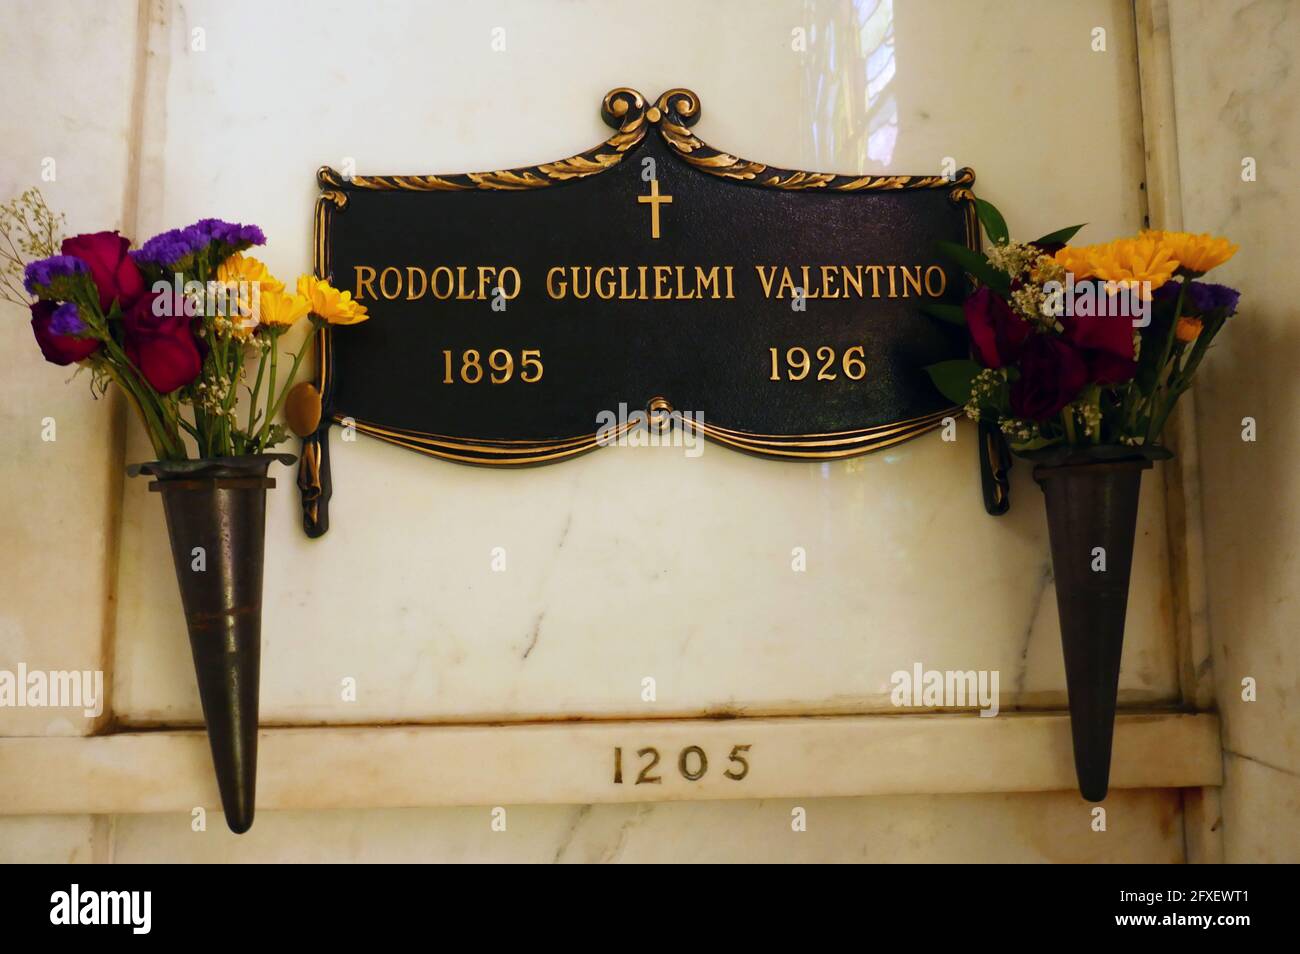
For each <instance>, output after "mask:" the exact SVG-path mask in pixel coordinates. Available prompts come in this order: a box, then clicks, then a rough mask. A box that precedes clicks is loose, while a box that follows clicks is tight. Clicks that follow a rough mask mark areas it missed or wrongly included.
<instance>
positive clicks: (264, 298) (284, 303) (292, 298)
mask: <svg viewBox="0 0 1300 954" xmlns="http://www.w3.org/2000/svg"><path fill="white" fill-rule="evenodd" d="M258 306H259V308H258V321H259V322H260V323H261V324H263V325H266V326H267V327H271V328H276V329H282V328H288V327H290V326H292V325H294V324H296V323H297V322H298V321H300V320H301V319H303V318H306V317H307V312H308V311H310V310H311V309H310V307H309V306H308V304H307V299H306V298H305V297H303V296H302V295H286V294H285V293H284V292H282V291H263V292H262V294H261V295H259V296H258Z"/></svg>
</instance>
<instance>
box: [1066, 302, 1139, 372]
mask: <svg viewBox="0 0 1300 954" xmlns="http://www.w3.org/2000/svg"><path fill="white" fill-rule="evenodd" d="M1061 323H1062V324H1063V325H1064V326H1065V339H1066V340H1067V341H1069V342H1070V343H1071V344H1073V345H1074V346H1075V347H1076V348H1078V349H1079V350H1080V351H1081V352H1083V357H1084V360H1085V361H1087V363H1088V379H1089V380H1090V381H1095V382H1096V383H1098V384H1122V383H1123V382H1125V381H1128V380H1130V379H1131V378H1132V377H1133V375H1135V374H1137V361H1136V360H1135V359H1134V356H1133V319H1132V318H1128V317H1125V316H1121V315H1074V316H1073V317H1063V318H1062V319H1061Z"/></svg>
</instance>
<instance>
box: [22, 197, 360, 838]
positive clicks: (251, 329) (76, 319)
mask: <svg viewBox="0 0 1300 954" xmlns="http://www.w3.org/2000/svg"><path fill="white" fill-rule="evenodd" d="M61 223H62V219H61V217H57V216H55V215H54V214H53V213H52V212H50V210H49V209H48V207H47V206H46V205H45V203H44V201H43V200H42V199H41V197H40V194H39V192H36V191H35V190H31V191H29V192H27V193H25V194H24V195H23V196H22V197H20V198H19V199H16V200H14V201H13V202H12V203H10V204H9V205H7V206H0V233H3V238H4V239H7V240H8V241H7V242H3V243H0V244H3V245H6V246H7V248H5V249H3V250H0V265H2V266H3V268H2V269H0V293H2V294H3V296H4V297H5V298H7V299H8V300H10V301H14V302H17V303H19V304H22V305H26V306H28V307H30V309H31V316H32V318H31V323H32V331H33V333H34V334H35V336H36V343H37V345H38V346H39V347H40V350H41V353H42V354H43V355H44V356H45V359H46V360H47V361H49V362H51V363H53V364H57V365H71V364H76V365H78V366H79V370H83V371H86V372H88V373H89V376H90V386H91V391H92V393H93V394H94V395H95V396H102V395H103V394H104V393H105V392H106V391H107V389H108V387H109V386H110V385H114V384H115V385H117V386H118V387H120V388H121V389H122V391H123V393H125V395H126V397H127V399H128V401H129V402H130V404H131V406H132V407H133V408H134V409H135V411H136V414H137V416H138V417H139V420H140V422H141V424H143V425H144V430H145V433H146V434H147V435H148V437H149V441H150V443H151V444H152V445H153V451H154V454H155V455H156V457H157V459H156V460H154V461H150V462H148V463H142V464H135V465H132V466H131V467H129V468H127V473H128V474H130V475H131V476H136V475H138V474H141V473H145V474H150V475H151V476H152V477H153V478H154V480H153V481H152V482H151V483H150V484H149V489H150V490H152V491H156V492H158V493H160V494H161V496H162V502H163V510H164V512H165V514H166V518H167V532H168V535H169V536H170V539H171V549H172V559H173V563H174V565H175V571H176V579H177V582H178V583H179V585H180V593H181V600H182V603H183V604H184V607H185V615H186V620H187V623H188V628H189V636H190V648H191V650H192V653H193V656H194V667H195V673H196V675H197V678H198V687H199V697H200V699H201V701H202V704H203V717H204V719H205V721H206V723H207V729H208V739H209V742H210V744H211V748H212V758H213V763H214V765H215V768H216V774H217V782H218V787H219V788H220V791H221V801H222V807H223V809H224V811H225V815H226V822H227V824H228V825H229V826H230V829H231V830H232V831H234V832H244V831H247V830H248V828H249V827H250V826H251V825H252V823H253V809H254V797H255V791H256V770H257V709H258V678H259V667H260V659H261V617H262V564H263V554H264V550H265V512H266V490H267V488H269V487H274V486H275V481H274V480H272V479H271V478H269V477H268V476H267V469H268V468H269V467H270V465H271V463H272V462H275V461H279V462H281V463H285V464H288V463H292V462H293V460H294V458H293V456H292V455H289V454H277V453H272V452H271V449H272V448H274V447H275V446H276V445H277V444H279V443H280V442H281V441H282V440H284V438H285V437H286V436H287V435H286V431H285V428H284V425H282V424H280V423H277V422H276V415H277V413H278V412H279V411H280V409H281V407H282V406H283V405H284V403H285V400H286V397H288V395H289V393H290V388H291V387H292V385H293V382H294V378H295V376H296V375H297V372H298V368H299V365H300V364H301V363H302V359H303V356H304V354H305V353H306V351H307V349H306V348H302V349H300V350H299V352H298V354H297V355H296V356H295V357H294V358H293V361H292V364H291V366H290V367H289V368H288V370H287V373H284V374H283V375H281V374H280V373H279V372H280V370H281V369H280V366H279V348H278V342H279V339H280V337H281V336H282V335H283V334H284V333H285V332H286V331H288V330H289V329H290V328H291V327H292V326H293V325H295V324H296V323H297V322H298V321H300V320H303V319H306V320H307V321H309V322H310V323H311V325H312V328H313V330H314V329H315V328H318V327H320V326H321V325H322V324H324V323H326V322H330V323H336V324H353V323H355V322H359V321H363V320H365V318H366V317H367V316H366V311H365V308H364V307H363V306H361V305H359V304H358V303H357V302H355V301H354V300H352V298H351V296H350V295H349V294H348V293H346V292H342V293H340V292H338V291H336V290H335V289H334V288H332V287H331V286H330V285H329V284H328V283H327V282H324V281H320V280H318V279H315V278H313V277H311V276H308V275H303V276H302V277H300V278H299V279H298V285H297V291H296V293H289V292H286V291H285V287H284V285H283V283H281V282H279V281H277V280H276V279H275V278H274V277H273V276H272V275H271V274H270V273H269V272H268V271H267V269H266V266H265V265H263V264H262V263H261V262H259V261H258V260H257V259H255V258H252V257H249V256H246V255H245V254H244V252H245V251H247V250H248V249H249V248H250V247H252V246H254V245H261V244H263V243H264V241H265V238H264V236H263V234H262V231H261V229H259V228H258V227H257V226H254V225H239V224H234V223H230V222H223V221H221V220H219V219H203V220H202V221H199V222H196V223H195V224H193V225H191V226H189V227H188V228H184V229H173V230H171V231H168V232H164V233H162V234H161V235H157V236H155V237H154V238H152V239H150V240H149V241H147V242H145V243H144V244H143V245H142V246H141V247H140V248H138V249H136V250H134V251H132V250H130V244H131V243H130V242H129V240H128V239H126V238H124V237H122V236H121V235H119V234H118V233H117V232H96V233H92V234H87V235H76V236H73V237H71V238H66V239H63V240H62V241H61V242H60V241H59V232H60V230H61ZM20 282H21V288H22V291H19V283H20ZM24 293H25V294H24ZM29 296H30V297H29ZM32 299H35V300H34V301H33V300H32ZM309 340H310V339H309ZM253 366H255V368H256V371H255V374H254V375H253V376H252V381H253V383H252V385H251V386H249V385H248V384H247V382H248V380H249V378H250V373H249V372H250V369H251V368H252V367H253ZM241 387H242V390H243V391H244V392H245V395H246V401H245V402H244V407H243V408H241V407H240V405H239V396H240V391H241ZM191 449H193V450H194V455H193V457H191V456H190V451H191Z"/></svg>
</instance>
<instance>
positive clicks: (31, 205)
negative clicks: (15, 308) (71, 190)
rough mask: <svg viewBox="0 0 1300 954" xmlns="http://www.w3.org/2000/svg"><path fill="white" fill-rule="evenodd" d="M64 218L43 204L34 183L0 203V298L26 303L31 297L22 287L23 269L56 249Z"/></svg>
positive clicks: (43, 197)
mask: <svg viewBox="0 0 1300 954" xmlns="http://www.w3.org/2000/svg"><path fill="white" fill-rule="evenodd" d="M66 224H67V223H66V219H65V217H64V216H63V213H61V212H55V211H53V210H52V209H51V208H50V207H49V206H48V205H46V204H45V196H43V195H41V190H40V189H37V188H35V187H32V188H30V189H28V190H27V191H26V192H24V193H23V194H22V195H20V196H18V197H17V198H14V199H10V200H9V201H8V202H3V203H0V298H3V299H4V300H5V301H11V302H13V303H14V304H15V305H22V306H23V307H27V306H28V305H30V304H31V301H32V298H31V296H30V295H28V294H27V290H26V289H25V288H23V269H25V268H26V267H27V263H28V262H30V261H33V260H34V259H41V258H49V257H50V256H51V255H57V254H58V253H59V246H60V244H61V243H62V242H63V230H64V227H65V226H66Z"/></svg>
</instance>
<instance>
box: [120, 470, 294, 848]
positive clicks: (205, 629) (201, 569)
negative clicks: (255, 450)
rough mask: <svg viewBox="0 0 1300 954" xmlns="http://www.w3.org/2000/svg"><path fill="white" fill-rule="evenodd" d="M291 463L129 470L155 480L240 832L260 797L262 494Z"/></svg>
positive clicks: (215, 747)
mask: <svg viewBox="0 0 1300 954" xmlns="http://www.w3.org/2000/svg"><path fill="white" fill-rule="evenodd" d="M294 459H295V458H294V457H293V455H291V454H255V455H249V456H245V457H212V458H204V459H199V460H178V461H153V462H151V463H147V464H137V465H133V466H132V467H129V468H127V473H128V474H130V475H131V476H133V477H134V476H136V475H138V474H141V473H146V474H150V475H152V476H153V477H154V478H156V479H155V480H153V481H152V482H150V484H149V489H150V490H151V491H154V492H156V493H159V494H161V495H162V502H163V512H164V513H165V514H166V517H167V535H168V537H169V538H170V540H171V548H172V562H173V564H174V565H175V569H176V582H177V584H178V585H179V586H180V591H181V602H182V604H183V605H184V607H185V621H186V624H187V626H188V628H189V634H190V650H191V652H192V653H193V656H194V674H195V676H196V677H197V678H198V685H199V699H200V701H201V702H202V704H203V719H204V721H205V722H206V723H207V728H208V742H209V744H210V746H211V748H212V764H213V767H214V768H215V769H216V774H217V787H218V788H219V789H220V791H221V807H222V809H223V811H224V812H225V815H226V824H227V825H229V826H230V830H231V831H233V832H235V833H236V834H242V833H243V832H246V831H248V829H249V828H250V827H251V826H252V824H253V810H254V804H255V800H256V793H257V702H258V682H259V676H260V669H261V657H262V563H263V557H264V554H265V550H266V532H265V531H266V491H267V489H268V488H271V487H274V486H275V481H274V480H273V479H272V478H270V477H268V476H266V471H267V468H268V467H270V466H271V464H272V463H274V462H276V461H279V462H281V463H284V464H291V463H293V461H294Z"/></svg>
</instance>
